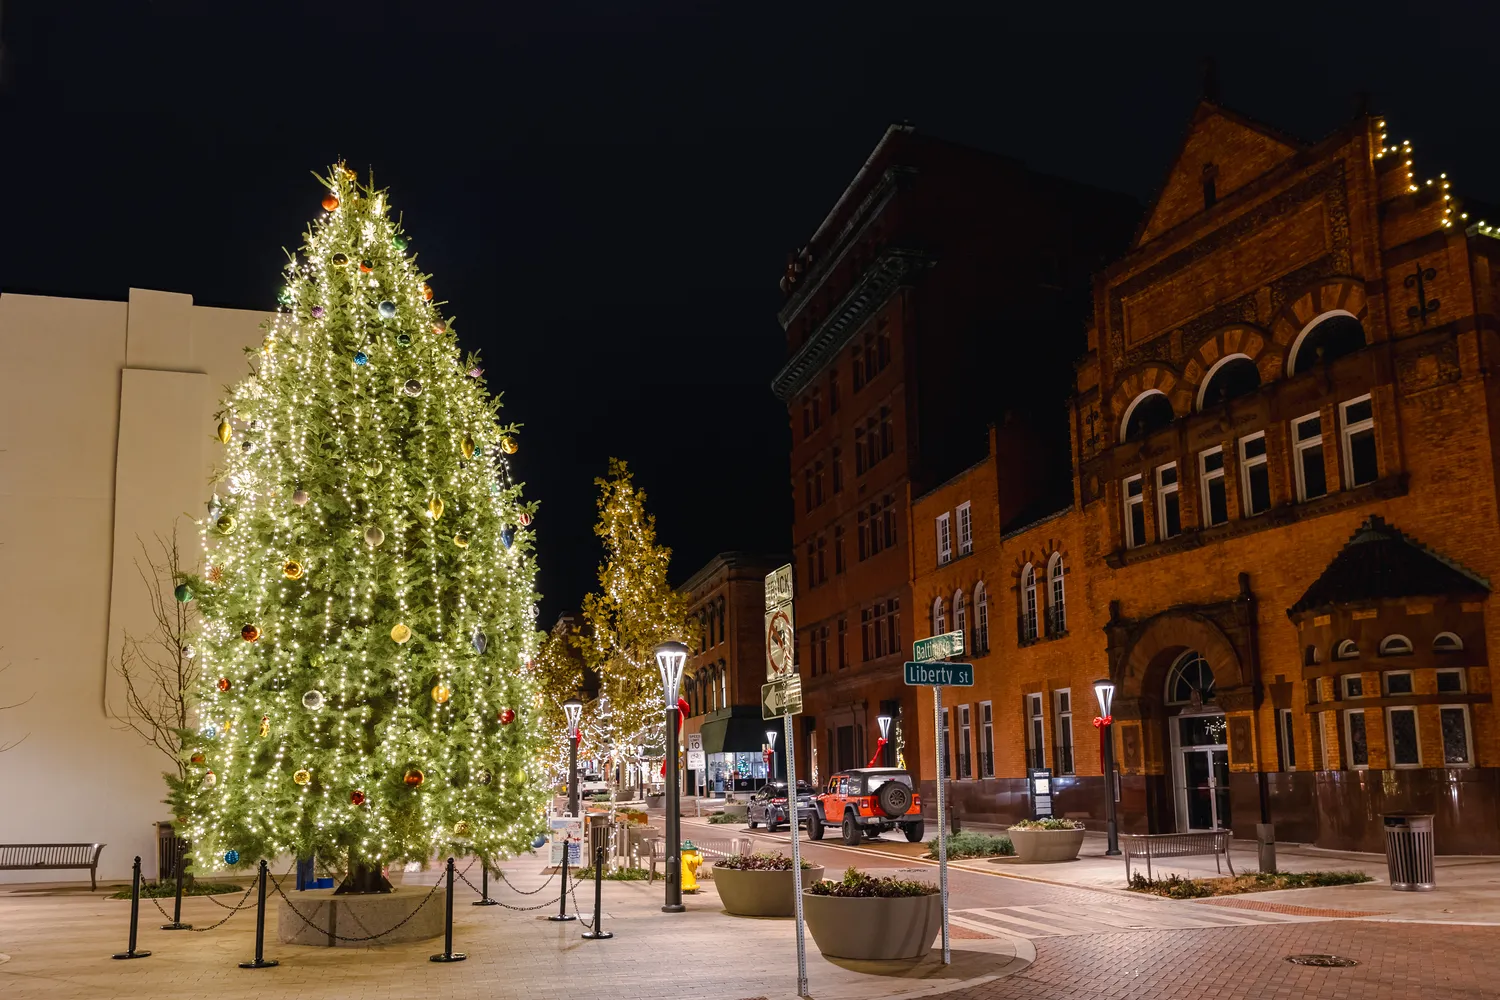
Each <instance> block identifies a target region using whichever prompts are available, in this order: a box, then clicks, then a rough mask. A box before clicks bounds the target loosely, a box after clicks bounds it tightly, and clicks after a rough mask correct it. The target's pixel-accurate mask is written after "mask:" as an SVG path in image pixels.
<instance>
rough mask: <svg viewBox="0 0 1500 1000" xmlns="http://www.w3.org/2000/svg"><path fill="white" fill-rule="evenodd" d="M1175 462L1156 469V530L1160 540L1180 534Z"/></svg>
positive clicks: (1180, 522) (1180, 523) (1179, 498)
mask: <svg viewBox="0 0 1500 1000" xmlns="http://www.w3.org/2000/svg"><path fill="white" fill-rule="evenodd" d="M1178 485H1179V484H1178V482H1177V463H1176V462H1173V463H1172V464H1171V465H1163V466H1161V467H1160V468H1158V469H1157V470H1156V532H1157V534H1158V535H1159V536H1160V538H1161V540H1162V541H1166V540H1167V539H1168V538H1175V537H1176V536H1178V535H1180V534H1182V502H1181V500H1182V498H1181V497H1179V496H1178V495H1177V488H1178Z"/></svg>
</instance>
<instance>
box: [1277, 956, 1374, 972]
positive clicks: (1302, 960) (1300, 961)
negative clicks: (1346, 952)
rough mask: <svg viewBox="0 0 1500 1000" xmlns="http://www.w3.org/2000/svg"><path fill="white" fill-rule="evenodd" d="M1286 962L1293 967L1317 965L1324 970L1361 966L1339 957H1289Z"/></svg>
mask: <svg viewBox="0 0 1500 1000" xmlns="http://www.w3.org/2000/svg"><path fill="white" fill-rule="evenodd" d="M1286 960H1287V961H1288V962H1291V963H1292V964H1293V965H1316V966H1318V967H1320V968H1324V969H1347V968H1348V967H1349V966H1351V965H1358V964H1359V963H1358V962H1356V961H1355V960H1354V959H1352V958H1340V957H1339V956H1338V955H1288V956H1287V957H1286Z"/></svg>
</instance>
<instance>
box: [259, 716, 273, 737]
mask: <svg viewBox="0 0 1500 1000" xmlns="http://www.w3.org/2000/svg"><path fill="white" fill-rule="evenodd" d="M270 735H271V717H270V716H269V715H262V716H261V717H260V738H261V739H265V738H266V737H267V736H270Z"/></svg>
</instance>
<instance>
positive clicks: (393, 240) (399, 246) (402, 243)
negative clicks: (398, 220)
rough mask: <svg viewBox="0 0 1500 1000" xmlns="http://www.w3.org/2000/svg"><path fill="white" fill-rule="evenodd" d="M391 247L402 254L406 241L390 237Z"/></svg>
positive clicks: (398, 237) (397, 237)
mask: <svg viewBox="0 0 1500 1000" xmlns="http://www.w3.org/2000/svg"><path fill="white" fill-rule="evenodd" d="M391 246H393V247H395V248H396V249H397V250H400V251H402V252H403V253H404V252H405V251H406V240H405V239H403V238H401V237H400V236H392V237H391Z"/></svg>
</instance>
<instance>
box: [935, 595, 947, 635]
mask: <svg viewBox="0 0 1500 1000" xmlns="http://www.w3.org/2000/svg"><path fill="white" fill-rule="evenodd" d="M946 631H948V616H947V615H946V614H944V613H943V599H942V598H941V597H935V598H933V601H932V634H933V635H942V634H943V633H944V632H946Z"/></svg>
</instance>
